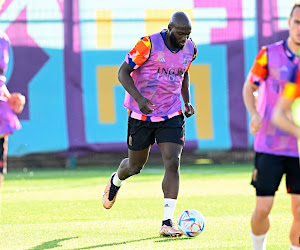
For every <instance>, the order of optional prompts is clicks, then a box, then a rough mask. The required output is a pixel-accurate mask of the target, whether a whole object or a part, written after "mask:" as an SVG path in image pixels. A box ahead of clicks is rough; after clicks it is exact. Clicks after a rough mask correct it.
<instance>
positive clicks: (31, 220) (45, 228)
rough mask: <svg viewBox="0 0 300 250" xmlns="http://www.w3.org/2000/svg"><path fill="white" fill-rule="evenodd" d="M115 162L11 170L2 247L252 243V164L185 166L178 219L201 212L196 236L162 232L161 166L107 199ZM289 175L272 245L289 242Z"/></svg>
mask: <svg viewBox="0 0 300 250" xmlns="http://www.w3.org/2000/svg"><path fill="white" fill-rule="evenodd" d="M113 170H115V169H109V168H97V167H91V168H77V169H74V170H68V169H64V170H63V169H58V170H57V169H56V170H35V171H28V172H22V171H13V170H11V171H9V173H8V175H7V176H6V179H5V182H4V185H3V187H2V190H1V193H2V194H1V216H0V235H1V237H0V249H18V250H21V249H35V250H38V249H251V239H250V217H251V214H252V211H253V209H254V205H255V196H254V189H253V188H252V187H251V186H250V185H249V183H250V177H251V170H252V167H251V166H250V165H238V164H236V165H220V166H216V165H211V166H182V167H181V184H180V193H179V197H178V202H177V207H176V210H175V215H174V220H175V219H176V218H177V216H178V215H179V214H180V212H181V211H183V210H185V209H187V208H194V209H197V210H199V211H201V212H202V214H203V215H204V217H205V220H206V224H205V229H204V231H203V232H202V233H201V234H200V235H199V236H197V237H195V238H188V237H185V236H184V237H181V238H162V237H159V236H158V231H159V229H160V226H161V219H162V216H163V196H162V191H161V181H162V178H163V173H164V169H163V167H152V166H147V167H146V168H145V169H144V170H143V171H142V173H141V174H140V175H137V176H133V177H131V178H130V179H128V180H127V181H126V182H125V183H124V185H123V186H122V188H121V189H120V192H119V194H118V199H117V201H116V203H115V205H114V207H113V208H112V209H110V210H105V209H104V208H103V207H102V202H101V199H102V193H103V190H104V187H105V185H106V183H107V181H108V178H109V176H110V174H111V172H112V171H113ZM284 186H285V185H284V182H282V185H281V186H280V189H279V191H278V193H277V195H276V199H275V203H274V207H273V210H272V213H271V218H272V224H271V229H270V231H269V235H268V241H267V242H268V243H267V247H268V249H288V246H289V240H288V234H289V227H290V225H291V221H292V217H291V213H290V197H289V195H287V194H286V193H285V187H284Z"/></svg>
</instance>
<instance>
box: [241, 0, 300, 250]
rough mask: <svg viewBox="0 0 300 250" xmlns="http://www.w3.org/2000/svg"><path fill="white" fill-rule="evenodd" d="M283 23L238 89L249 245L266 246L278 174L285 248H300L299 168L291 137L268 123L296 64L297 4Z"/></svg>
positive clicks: (299, 35) (299, 13) (298, 41)
mask: <svg viewBox="0 0 300 250" xmlns="http://www.w3.org/2000/svg"><path fill="white" fill-rule="evenodd" d="M288 25H289V36H288V38H287V40H285V41H279V42H277V43H274V44H271V45H268V46H264V47H262V49H261V50H260V52H259V53H258V55H257V56H256V59H255V62H254V64H253V66H252V68H251V70H250V72H249V74H248V77H247V80H246V82H245V84H244V88H243V98H244V103H245V106H246V108H247V110H248V112H249V113H250V118H251V121H250V131H251V133H252V134H254V151H255V153H256V155H255V167H254V170H253V174H252V182H251V184H252V185H253V186H254V187H255V189H256V207H255V210H254V212H253V214H252V218H251V228H252V232H251V236H252V242H253V249H265V248H266V235H267V232H268V230H269V228H270V220H269V214H270V212H271V209H272V205H273V201H274V196H275V192H276V191H277V189H278V186H279V184H280V181H281V179H282V176H283V174H284V173H285V174H286V187H287V192H288V193H289V194H290V195H291V200H292V213H293V224H292V227H291V230H290V241H291V249H300V244H299V236H300V168H299V155H298V148H297V141H296V138H295V137H294V136H292V135H290V134H288V133H286V132H284V131H283V130H281V129H280V128H278V127H276V126H275V125H274V124H273V123H272V113H273V110H274V106H275V104H276V102H277V100H278V98H279V97H280V95H281V92H282V89H283V88H284V86H285V84H286V82H287V81H288V79H289V75H290V74H291V73H292V72H293V69H294V67H295V65H297V63H298V62H299V57H298V56H297V54H298V51H299V49H300V3H299V2H298V3H296V4H295V5H294V6H293V8H292V10H291V13H290V17H289V20H288ZM257 90H259V91H258V96H257V99H256V95H255V93H256V92H257Z"/></svg>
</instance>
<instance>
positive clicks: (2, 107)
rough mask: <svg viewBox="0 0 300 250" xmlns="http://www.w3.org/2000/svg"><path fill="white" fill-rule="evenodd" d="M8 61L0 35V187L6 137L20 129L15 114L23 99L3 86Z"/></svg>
mask: <svg viewBox="0 0 300 250" xmlns="http://www.w3.org/2000/svg"><path fill="white" fill-rule="evenodd" d="M8 61H9V40H8V37H7V35H6V34H5V33H0V187H1V185H2V182H3V180H4V174H5V173H6V168H7V162H6V158H7V140H8V135H10V134H11V133H13V132H14V131H15V130H18V129H20V128H21V125H20V122H19V119H18V117H17V115H16V114H18V113H21V112H22V110H23V107H24V104H25V97H24V96H23V95H22V94H20V93H12V94H11V93H10V92H9V91H8V89H7V87H6V85H5V82H6V77H5V75H4V74H5V72H6V70H7V65H8Z"/></svg>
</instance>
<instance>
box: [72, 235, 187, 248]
mask: <svg viewBox="0 0 300 250" xmlns="http://www.w3.org/2000/svg"><path fill="white" fill-rule="evenodd" d="M155 239H157V240H155ZM158 239H159V240H158ZM190 239H191V238H176V237H160V236H157V237H149V238H144V239H137V240H128V241H123V242H113V243H106V244H100V245H95V246H89V247H81V248H76V249H74V250H79V249H93V248H100V247H112V246H118V245H125V244H129V243H134V242H140V241H145V240H155V241H154V242H155V243H156V242H158V243H159V242H166V241H175V240H190Z"/></svg>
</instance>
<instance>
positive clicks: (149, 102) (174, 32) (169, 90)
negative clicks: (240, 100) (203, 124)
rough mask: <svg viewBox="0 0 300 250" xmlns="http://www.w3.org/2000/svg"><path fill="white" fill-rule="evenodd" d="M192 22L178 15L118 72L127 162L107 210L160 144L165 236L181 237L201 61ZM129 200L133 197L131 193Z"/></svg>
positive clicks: (113, 181)
mask: <svg viewBox="0 0 300 250" xmlns="http://www.w3.org/2000/svg"><path fill="white" fill-rule="evenodd" d="M191 29H192V27H191V20H190V18H189V17H188V16H187V14H185V13H184V12H176V13H174V14H173V16H172V17H171V19H170V22H169V25H168V29H165V30H162V31H161V32H159V33H155V34H153V35H150V36H146V37H142V38H141V39H140V40H139V41H138V43H137V44H136V46H135V48H133V49H132V50H131V51H130V52H129V53H128V54H127V56H126V58H125V61H124V62H123V64H122V65H121V67H120V69H119V74H118V77H119V80H120V82H121V84H122V85H123V87H124V88H125V90H126V96H125V102H124V106H125V108H127V109H128V115H129V118H128V135H127V144H128V158H126V159H124V160H123V161H122V162H121V164H120V166H119V168H118V170H117V172H116V173H113V174H112V175H111V177H110V179H109V181H108V184H107V186H106V188H105V191H104V195H103V206H104V207H105V208H106V209H110V208H111V207H112V206H113V204H114V202H115V199H116V196H117V192H118V191H119V189H120V186H121V184H122V181H124V180H125V179H127V178H129V177H130V176H132V175H136V174H139V173H140V171H141V170H142V169H143V167H144V165H145V164H146V162H147V159H148V155H149V151H150V147H151V145H152V144H153V143H155V141H156V142H157V144H158V146H159V147H160V151H161V154H162V158H163V162H164V166H165V175H164V179H163V182H162V190H163V193H164V216H163V221H162V226H161V229H160V232H159V233H160V235H163V236H181V235H182V234H181V233H180V231H179V230H177V229H176V228H175V227H173V223H172V217H173V214H174V210H175V206H176V202H177V196H178V191H179V175H180V171H179V168H180V159H181V152H182V148H183V145H184V136H185V121H184V116H183V112H182V102H181V99H180V96H182V99H183V101H184V107H185V112H184V114H185V116H186V117H190V116H191V115H193V114H194V108H193V106H192V105H191V100H190V87H189V86H190V82H189V68H190V65H191V63H192V61H193V60H194V59H195V58H196V53H197V48H196V45H195V44H194V43H193V42H192V40H191V39H190V38H189V36H190V33H191ZM128 195H130V194H128Z"/></svg>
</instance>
